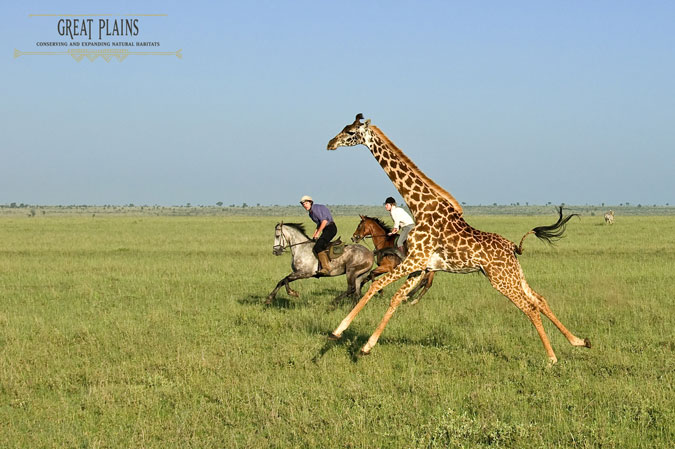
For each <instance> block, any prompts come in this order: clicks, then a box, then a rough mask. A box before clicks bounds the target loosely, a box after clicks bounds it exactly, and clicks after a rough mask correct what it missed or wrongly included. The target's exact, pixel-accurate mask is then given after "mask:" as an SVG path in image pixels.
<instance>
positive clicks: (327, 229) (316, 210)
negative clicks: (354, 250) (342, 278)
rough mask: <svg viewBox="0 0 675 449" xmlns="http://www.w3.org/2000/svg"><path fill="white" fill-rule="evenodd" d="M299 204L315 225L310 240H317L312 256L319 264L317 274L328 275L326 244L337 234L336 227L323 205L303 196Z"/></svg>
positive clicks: (328, 262) (328, 263)
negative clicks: (314, 256)
mask: <svg viewBox="0 0 675 449" xmlns="http://www.w3.org/2000/svg"><path fill="white" fill-rule="evenodd" d="M300 204H302V207H304V208H305V210H306V211H307V212H309V218H311V219H312V221H313V222H314V223H316V231H314V235H313V237H312V238H314V239H316V238H317V237H318V240H317V241H316V243H315V244H314V248H313V251H314V254H315V255H316V257H317V258H318V259H319V262H321V269H320V270H319V273H321V274H324V275H328V274H329V273H330V269H331V266H330V259H329V258H328V244H329V243H330V241H331V239H332V238H333V237H335V235H336V234H337V226H335V222H334V221H333V215H332V214H331V213H330V210H329V209H328V208H327V207H326V206H324V205H323V204H314V200H313V199H312V197H311V196H308V195H305V196H303V197H302V198H300Z"/></svg>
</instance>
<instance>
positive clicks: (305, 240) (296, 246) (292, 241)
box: [265, 222, 373, 304]
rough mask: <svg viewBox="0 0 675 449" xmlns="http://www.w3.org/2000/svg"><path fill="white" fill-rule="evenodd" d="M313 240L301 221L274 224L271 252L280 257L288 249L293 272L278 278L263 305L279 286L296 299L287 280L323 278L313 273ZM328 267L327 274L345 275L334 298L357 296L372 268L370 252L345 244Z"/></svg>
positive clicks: (371, 254) (314, 269) (296, 295)
mask: <svg viewBox="0 0 675 449" xmlns="http://www.w3.org/2000/svg"><path fill="white" fill-rule="evenodd" d="M314 243H315V242H314V240H312V239H310V238H309V236H307V233H306V232H305V228H304V226H303V225H302V224H299V223H284V222H281V223H278V224H277V225H276V227H275V228H274V248H273V253H274V255H275V256H280V255H281V254H282V253H283V252H284V250H285V249H286V248H290V250H291V255H292V259H291V269H292V270H293V272H292V273H291V274H289V275H288V276H286V277H285V278H283V279H282V280H280V281H279V283H278V284H277V286H276V287H274V290H272V293H270V294H269V295H268V296H267V301H266V302H265V304H271V303H272V301H274V298H275V296H276V294H277V291H279V289H280V288H281V287H282V286H285V287H286V293H288V294H289V295H290V296H293V297H295V298H297V297H298V296H299V295H298V292H296V291H295V290H293V289H292V288H291V287H290V286H289V285H288V284H289V283H291V282H293V281H297V280H298V279H307V278H310V277H324V276H323V275H318V274H317V270H318V269H319V260H318V259H317V258H316V256H315V255H314V252H313V251H312V248H314ZM331 267H332V268H331V270H330V274H329V275H328V276H329V277H333V276H341V275H343V274H346V275H347V291H345V292H344V293H342V294H340V295H338V296H337V297H336V298H335V300H334V301H338V300H340V299H342V298H344V297H345V296H350V295H351V296H354V297H360V296H361V286H362V284H363V280H364V279H365V278H366V277H368V273H369V272H370V269H371V268H372V267H373V253H372V252H371V251H370V250H369V249H368V248H366V247H365V246H362V245H347V246H345V249H344V252H343V253H342V254H341V255H340V256H339V257H338V258H337V259H333V260H332V261H331ZM357 295H358V296H357Z"/></svg>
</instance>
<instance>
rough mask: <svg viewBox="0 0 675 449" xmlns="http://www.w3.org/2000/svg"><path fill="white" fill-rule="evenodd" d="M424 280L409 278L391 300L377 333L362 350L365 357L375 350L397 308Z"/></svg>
mask: <svg viewBox="0 0 675 449" xmlns="http://www.w3.org/2000/svg"><path fill="white" fill-rule="evenodd" d="M422 279H424V276H415V277H411V278H409V279H408V280H407V281H406V282H405V284H403V286H402V287H401V288H400V289H399V290H398V291H397V292H396V294H395V295H394V297H393V298H391V302H390V303H389V308H388V309H387V311H386V312H385V313H384V317H383V318H382V321H380V324H379V325H378V326H377V329H375V332H373V335H371V336H370V338H369V339H368V342H367V343H366V344H365V345H364V346H363V348H361V354H364V355H365V354H370V350H371V349H373V346H375V345H376V344H377V340H379V338H380V335H381V334H382V331H384V328H385V327H386V326H387V323H388V322H389V320H390V319H391V317H392V316H393V315H394V312H395V311H396V308H397V307H398V306H399V305H400V304H401V301H403V300H404V299H405V298H407V297H408V293H410V291H411V290H412V289H414V288H415V287H416V286H417V285H418V284H419V283H420V282H421V281H422Z"/></svg>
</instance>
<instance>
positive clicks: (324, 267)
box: [317, 250, 331, 276]
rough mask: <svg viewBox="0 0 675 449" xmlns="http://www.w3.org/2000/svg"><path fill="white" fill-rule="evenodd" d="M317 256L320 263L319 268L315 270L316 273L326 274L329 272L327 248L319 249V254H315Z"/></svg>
mask: <svg viewBox="0 0 675 449" xmlns="http://www.w3.org/2000/svg"><path fill="white" fill-rule="evenodd" d="M317 257H318V258H319V262H320V263H321V269H320V270H319V271H317V273H319V274H323V275H325V276H328V275H329V274H330V268H331V266H330V259H329V258H328V250H326V251H321V252H320V253H319V254H317Z"/></svg>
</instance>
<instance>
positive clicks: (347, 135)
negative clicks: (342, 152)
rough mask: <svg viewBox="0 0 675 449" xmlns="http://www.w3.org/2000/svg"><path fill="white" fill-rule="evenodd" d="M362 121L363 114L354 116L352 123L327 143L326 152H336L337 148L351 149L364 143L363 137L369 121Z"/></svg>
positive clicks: (366, 131)
mask: <svg viewBox="0 0 675 449" xmlns="http://www.w3.org/2000/svg"><path fill="white" fill-rule="evenodd" d="M361 120H363V114H361V113H359V114H356V119H355V120H354V123H350V124H349V125H347V126H345V127H344V129H343V130H342V131H340V133H339V134H338V135H337V136H335V137H333V138H332V139H331V140H330V142H328V146H327V147H326V149H327V150H337V149H338V148H339V147H353V146H356V145H360V144H362V143H365V141H366V140H365V136H366V134H367V133H368V128H369V126H370V120H366V121H365V122H363V123H361Z"/></svg>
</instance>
